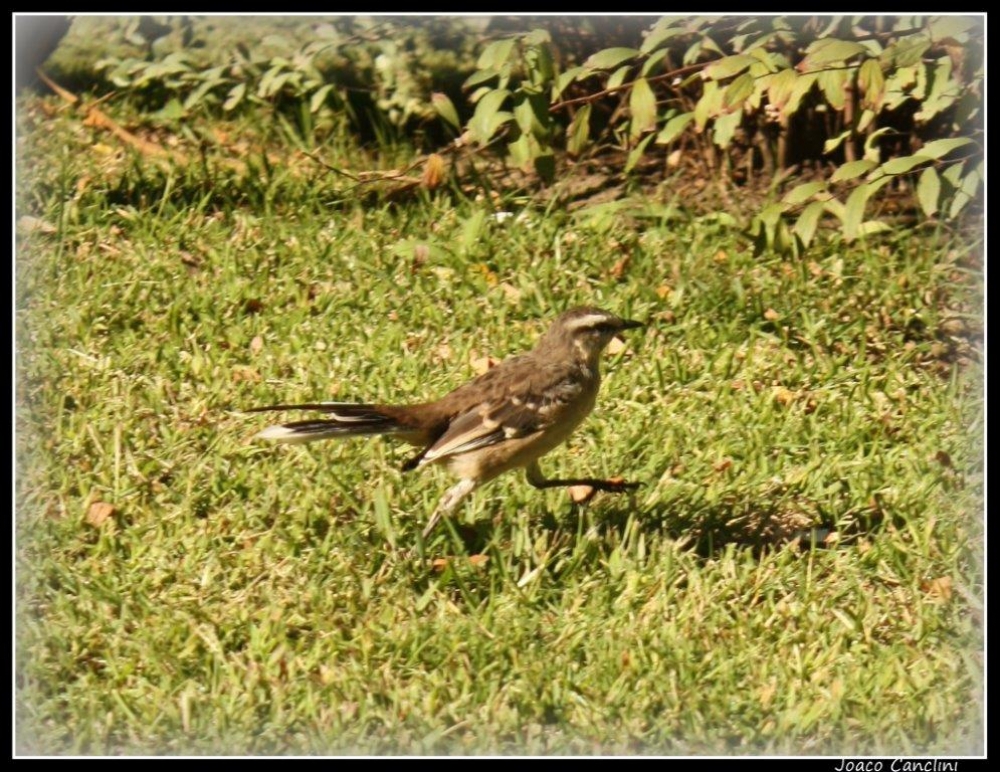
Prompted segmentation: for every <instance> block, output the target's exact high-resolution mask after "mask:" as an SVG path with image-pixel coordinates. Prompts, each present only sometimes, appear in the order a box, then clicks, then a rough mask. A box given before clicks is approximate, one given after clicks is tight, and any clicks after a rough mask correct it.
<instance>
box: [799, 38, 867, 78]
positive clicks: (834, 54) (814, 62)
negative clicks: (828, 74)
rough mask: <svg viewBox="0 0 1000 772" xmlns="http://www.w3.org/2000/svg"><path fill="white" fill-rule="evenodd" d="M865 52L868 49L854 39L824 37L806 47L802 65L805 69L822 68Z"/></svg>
mask: <svg viewBox="0 0 1000 772" xmlns="http://www.w3.org/2000/svg"><path fill="white" fill-rule="evenodd" d="M865 53H868V49H866V48H865V47H864V46H863V45H861V44H860V43H855V42H854V41H853V40H837V39H836V38H823V39H821V40H817V41H815V42H814V43H812V44H811V45H810V46H809V48H808V49H806V57H805V59H804V60H803V61H802V65H801V66H802V69H803V70H804V71H809V70H816V69H821V68H822V67H825V66H826V65H828V64H834V63H837V62H846V61H847V60H848V59H852V58H853V57H855V56H858V55H859V54H865Z"/></svg>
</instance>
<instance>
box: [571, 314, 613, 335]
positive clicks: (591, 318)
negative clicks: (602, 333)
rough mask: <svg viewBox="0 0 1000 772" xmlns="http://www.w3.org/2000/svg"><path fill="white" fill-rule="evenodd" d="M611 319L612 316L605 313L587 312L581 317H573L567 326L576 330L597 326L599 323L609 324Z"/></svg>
mask: <svg viewBox="0 0 1000 772" xmlns="http://www.w3.org/2000/svg"><path fill="white" fill-rule="evenodd" d="M609 321H610V318H609V317H608V316H605V315H604V314H587V315H586V316H581V317H580V318H579V319H571V320H570V322H569V324H568V325H567V326H568V327H569V328H570V329H571V330H573V331H574V332H575V331H576V330H584V329H587V328H589V327H596V326H597V325H599V324H607V323H608V322H609Z"/></svg>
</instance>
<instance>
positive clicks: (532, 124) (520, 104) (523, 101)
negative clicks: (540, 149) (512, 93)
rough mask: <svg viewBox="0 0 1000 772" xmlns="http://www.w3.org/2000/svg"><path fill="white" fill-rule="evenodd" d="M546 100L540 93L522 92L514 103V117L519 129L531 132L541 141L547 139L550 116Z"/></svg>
mask: <svg viewBox="0 0 1000 772" xmlns="http://www.w3.org/2000/svg"><path fill="white" fill-rule="evenodd" d="M547 108H548V100H547V99H545V98H544V97H543V96H542V95H541V94H524V95H522V96H520V97H519V98H518V99H517V101H516V104H515V105H514V119H515V120H516V121H517V125H518V126H519V127H520V129H521V131H523V132H525V133H530V134H532V135H533V136H534V137H535V138H537V139H538V140H539V141H541V142H546V141H547V140H548V139H549V130H550V127H551V118H550V116H549V111H548V109H547Z"/></svg>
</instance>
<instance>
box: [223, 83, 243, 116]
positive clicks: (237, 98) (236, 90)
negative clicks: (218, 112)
mask: <svg viewBox="0 0 1000 772" xmlns="http://www.w3.org/2000/svg"><path fill="white" fill-rule="evenodd" d="M246 93H247V84H246V83H237V84H236V85H235V86H233V87H232V88H231V89H230V90H229V96H228V97H226V101H225V102H223V103H222V109H223V110H225V111H226V112H229V111H230V110H232V109H233V108H234V107H236V106H237V105H238V104H239V103H240V102H242V101H243V97H244V96H245V95H246Z"/></svg>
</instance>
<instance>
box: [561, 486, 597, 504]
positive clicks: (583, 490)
mask: <svg viewBox="0 0 1000 772" xmlns="http://www.w3.org/2000/svg"><path fill="white" fill-rule="evenodd" d="M566 492H567V493H569V497H570V499H571V500H572V501H573V503H574V504H586V503H587V502H588V501H590V500H591V499H592V498H594V494H595V493H597V491H596V490H595V489H594V487H593V486H590V485H571V486H570V487H569V488H567V489H566Z"/></svg>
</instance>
